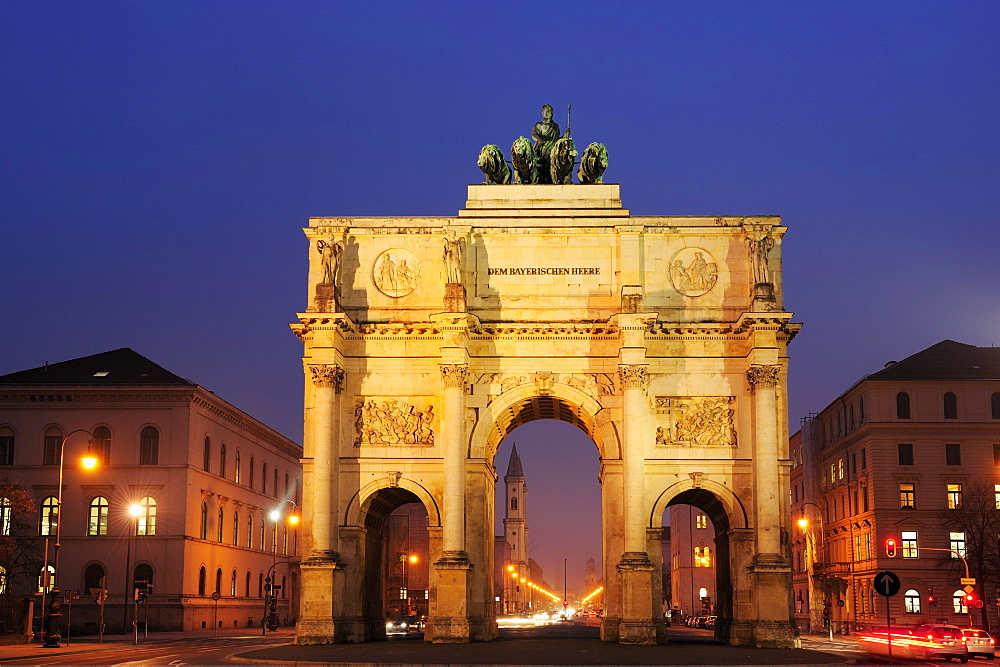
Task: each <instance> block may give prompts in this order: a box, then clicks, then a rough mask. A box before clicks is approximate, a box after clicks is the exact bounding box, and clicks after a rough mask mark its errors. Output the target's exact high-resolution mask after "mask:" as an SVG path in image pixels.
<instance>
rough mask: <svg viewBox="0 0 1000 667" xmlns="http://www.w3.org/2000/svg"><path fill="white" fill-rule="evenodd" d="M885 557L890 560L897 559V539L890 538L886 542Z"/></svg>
mask: <svg viewBox="0 0 1000 667" xmlns="http://www.w3.org/2000/svg"><path fill="white" fill-rule="evenodd" d="M885 555H886V556H888V557H889V558H895V557H896V538H894V537H889V538H886V540H885Z"/></svg>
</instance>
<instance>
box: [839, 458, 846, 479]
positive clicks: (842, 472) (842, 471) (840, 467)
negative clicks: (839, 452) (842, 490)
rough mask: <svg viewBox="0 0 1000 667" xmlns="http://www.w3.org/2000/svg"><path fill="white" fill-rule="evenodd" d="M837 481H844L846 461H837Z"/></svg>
mask: <svg viewBox="0 0 1000 667" xmlns="http://www.w3.org/2000/svg"><path fill="white" fill-rule="evenodd" d="M837 479H844V459H840V460H839V461H837Z"/></svg>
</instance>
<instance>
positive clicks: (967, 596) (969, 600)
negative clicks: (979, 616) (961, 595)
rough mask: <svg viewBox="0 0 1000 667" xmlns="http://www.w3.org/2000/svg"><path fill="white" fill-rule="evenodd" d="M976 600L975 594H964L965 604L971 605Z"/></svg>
mask: <svg viewBox="0 0 1000 667" xmlns="http://www.w3.org/2000/svg"><path fill="white" fill-rule="evenodd" d="M975 601H976V596H975V595H973V594H972V593H966V594H965V604H966V606H971V605H972V604H973V603H974V602H975Z"/></svg>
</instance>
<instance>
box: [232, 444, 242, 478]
mask: <svg viewBox="0 0 1000 667" xmlns="http://www.w3.org/2000/svg"><path fill="white" fill-rule="evenodd" d="M235 466H236V467H235V468H234V470H233V481H234V482H236V483H237V484H239V483H240V450H238V449H237V450H236V461H235Z"/></svg>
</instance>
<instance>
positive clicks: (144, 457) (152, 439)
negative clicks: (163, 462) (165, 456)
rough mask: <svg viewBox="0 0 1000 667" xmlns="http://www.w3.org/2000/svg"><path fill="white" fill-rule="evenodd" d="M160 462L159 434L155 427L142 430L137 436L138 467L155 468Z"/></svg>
mask: <svg viewBox="0 0 1000 667" xmlns="http://www.w3.org/2000/svg"><path fill="white" fill-rule="evenodd" d="M159 462H160V432H159V431H157V430H156V427H155V426H147V427H146V428H144V429H142V434H141V435H140V436H139V465H141V466H155V465H159Z"/></svg>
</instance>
